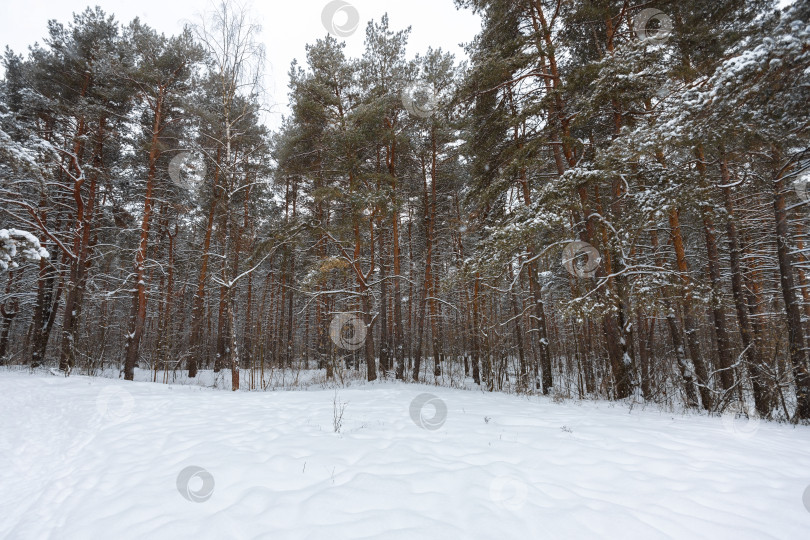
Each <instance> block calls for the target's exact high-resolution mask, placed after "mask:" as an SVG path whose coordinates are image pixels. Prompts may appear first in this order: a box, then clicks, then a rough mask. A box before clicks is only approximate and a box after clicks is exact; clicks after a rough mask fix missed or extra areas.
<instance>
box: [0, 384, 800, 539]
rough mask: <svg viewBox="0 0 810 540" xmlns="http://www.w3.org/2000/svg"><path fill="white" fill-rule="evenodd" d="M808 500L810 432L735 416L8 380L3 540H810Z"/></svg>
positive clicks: (408, 393)
mask: <svg viewBox="0 0 810 540" xmlns="http://www.w3.org/2000/svg"><path fill="white" fill-rule="evenodd" d="M423 394H431V395H433V396H434V397H430V396H424V395H423ZM335 401H337V402H338V408H340V403H343V404H347V405H346V406H345V411H344V414H343V426H342V428H341V430H340V432H339V433H336V432H335V430H334V427H333V424H334V411H335ZM421 404H424V406H423V407H421V408H420V405H421ZM445 410H446V414H445ZM437 412H438V415H437ZM808 485H810V428H807V427H797V428H794V427H792V426H786V425H775V424H770V423H766V422H757V421H750V422H749V421H746V420H745V419H734V418H732V417H730V416H729V417H726V418H722V419H721V418H709V417H705V416H695V415H690V416H683V415H672V414H666V413H662V412H658V411H653V410H649V409H648V410H644V411H643V410H639V409H635V410H632V411H629V410H628V408H627V406H626V405H619V404H610V403H605V402H601V403H594V402H574V401H568V402H565V403H553V402H552V401H551V400H548V399H544V398H521V397H516V396H508V395H502V394H486V393H481V392H471V391H461V390H448V389H443V388H438V387H430V386H420V385H406V384H394V383H387V384H367V385H364V386H362V387H360V388H354V387H352V388H348V389H339V390H337V396H336V391H335V390H333V389H332V390H321V389H314V388H310V389H309V390H299V391H289V392H288V391H281V392H239V393H232V392H225V391H221V390H212V389H206V388H195V387H191V386H179V385H162V384H152V383H142V382H136V383H127V382H124V381H118V380H109V379H101V378H89V377H80V376H72V377H70V378H68V379H65V378H63V377H55V376H49V375H41V374H39V375H27V374H22V373H11V372H7V371H6V372H0V538H13V539H28V538H32V539H34V538H35V539H43V538H54V539H57V538H58V539H70V538H77V539H90V538H116V539H119V538H150V539H161V538H172V539H175V538H216V539H222V538H267V539H273V540H275V539H285V538H295V539H298V538H312V539H327V538H328V539H340V538H374V539H408V540H411V539H423V538H441V539H462V538H463V539H470V538H481V539H484V538H485V539H495V538H498V539H500V538H520V539H524V540H525V539H538V538H554V539H559V538H594V537H606V538H643V539H654V538H712V539H721V538H734V539H738V538H785V539H793V538H795V539H802V538H809V537H810V510H808V509H806V508H805V505H804V503H803V499H802V498H803V493H804V492H805V489H806V488H807V487H808Z"/></svg>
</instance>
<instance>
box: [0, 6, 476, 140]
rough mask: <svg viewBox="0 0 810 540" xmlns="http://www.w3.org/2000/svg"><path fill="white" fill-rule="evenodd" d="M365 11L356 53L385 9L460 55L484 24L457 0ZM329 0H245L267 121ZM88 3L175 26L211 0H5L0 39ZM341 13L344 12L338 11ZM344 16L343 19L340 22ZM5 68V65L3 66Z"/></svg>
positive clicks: (423, 42)
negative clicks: (262, 67) (259, 55)
mask: <svg viewBox="0 0 810 540" xmlns="http://www.w3.org/2000/svg"><path fill="white" fill-rule="evenodd" d="M348 2H350V3H351V5H352V6H354V7H355V8H356V9H357V12H358V13H359V15H360V24H359V25H358V27H357V30H356V31H355V32H354V34H352V35H351V36H349V37H347V38H345V39H344V40H345V41H346V54H347V56H359V55H360V54H362V51H363V39H364V36H365V27H366V24H367V23H368V21H369V20H371V19H374V20H379V19H380V17H381V16H382V15H383V13H386V12H387V13H388V16H389V24H390V27H391V28H392V29H393V30H399V29H403V28H405V27H407V26H411V27H412V30H411V37H410V42H409V51H408V52H409V54H410V55H411V56H413V55H414V54H416V53H423V52H424V51H426V50H427V48H428V46H432V47H433V48H439V47H441V48H442V49H444V50H445V51H449V52H452V53H454V54H455V55H456V58H457V59H462V58H464V57H465V55H464V52H463V49H462V48H461V47H460V46H459V44H460V43H466V42H469V41H471V40H472V39H473V38H474V37H475V35H476V34H477V33H478V31H479V30H480V26H481V23H480V18H479V17H478V16H476V15H473V14H472V12H470V11H467V10H464V11H458V10H456V8H455V5H454V3H453V0H384V1H383V0H348ZM327 3H328V0H264V1H262V0H252V1H251V0H247V5H248V6H250V8H251V11H252V12H253V13H254V14H255V18H256V19H257V21H258V22H259V23H260V24H261V25H262V38H263V40H264V43H265V47H266V49H267V59H268V65H267V72H268V76H267V79H266V86H267V92H268V97H267V99H268V101H269V103H268V105H270V106H272V107H273V111H274V112H273V113H272V114H270V115H269V116H268V118H267V122H268V124H269V127H271V128H275V127H278V125H280V122H281V114H282V113H284V114H286V113H287V112H288V110H287V107H286V104H287V72H288V70H289V67H290V62H291V61H292V60H293V58H297V59H298V61H299V63H304V62H305V50H304V46H305V45H306V44H307V43H313V42H314V41H315V40H316V39H318V38H322V37H324V36H326V34H327V30H326V28H324V26H323V24H322V22H321V12H322V11H323V9H324V6H326V4H327ZM88 5H93V6H95V5H99V6H101V8H102V9H103V10H104V11H106V12H107V13H108V14H114V15H115V16H116V19H117V20H118V21H119V23H128V22H129V21H131V20H132V19H134V18H135V17H140V18H141V20H142V21H143V22H145V23H146V24H148V25H149V26H152V27H153V28H155V29H157V30H158V31H160V32H163V33H165V34H167V35H168V34H174V33H177V32H178V31H179V30H180V29H181V28H182V27H183V24H184V23H187V22H195V21H197V20H199V14H201V13H202V12H204V11H206V10H208V9H209V8H210V7H211V5H212V4H211V0H140V1H136V2H132V1H130V2H124V1H121V0H87V1H86V2H79V1H65V0H0V12H2V14H3V16H2V17H0V46H2V47H3V48H5V46H6V45H9V46H10V47H11V48H12V49H14V51H15V52H17V53H18V54H19V53H25V52H26V51H27V49H28V46H29V45H32V44H33V43H34V42H35V41H39V42H40V43H41V42H42V40H43V38H44V37H45V35H46V32H47V27H46V24H47V21H48V20H49V19H56V20H58V21H59V22H62V23H67V22H68V21H70V20H72V13H73V12H79V11H83V10H84V8H85V7H87V6H88ZM338 16H339V17H340V15H338ZM341 22H342V20H340V19H339V20H338V23H341ZM0 70H2V67H0Z"/></svg>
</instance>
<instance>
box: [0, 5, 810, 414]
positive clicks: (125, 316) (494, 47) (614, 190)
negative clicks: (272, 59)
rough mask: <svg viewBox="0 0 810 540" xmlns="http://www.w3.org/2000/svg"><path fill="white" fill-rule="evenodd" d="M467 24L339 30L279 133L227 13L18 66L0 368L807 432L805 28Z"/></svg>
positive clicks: (651, 17) (304, 65) (246, 31)
mask: <svg viewBox="0 0 810 540" xmlns="http://www.w3.org/2000/svg"><path fill="white" fill-rule="evenodd" d="M456 4H457V7H458V9H460V10H472V11H473V12H475V13H477V14H479V15H480V17H481V20H482V27H481V31H480V34H479V35H478V36H477V37H475V39H474V40H473V41H472V42H470V43H468V44H466V50H467V58H464V59H459V58H455V57H454V56H453V55H451V54H449V53H447V52H445V51H442V50H441V49H438V50H435V49H428V50H426V51H423V52H421V53H420V54H418V55H409V54H408V53H407V43H408V38H409V32H410V29H409V28H402V27H400V26H398V25H397V21H395V20H389V18H388V17H383V18H382V19H380V20H374V21H371V22H370V23H369V24H368V25H367V26H366V27H365V28H363V27H360V28H358V30H357V31H358V32H363V31H365V50H364V52H363V54H362V55H361V56H360V57H357V58H352V57H349V56H347V54H346V53H345V44H344V42H343V41H342V39H341V31H340V29H339V28H333V29H331V30H333V31H332V32H331V33H330V34H328V35H327V32H326V30H324V32H323V35H324V38H323V39H319V40H317V41H315V42H314V43H312V44H311V45H309V46H308V47H307V50H306V57H305V58H300V59H299V60H298V61H297V62H293V64H292V65H291V66H290V68H289V73H288V79H289V94H288V99H289V114H287V115H286V116H285V117H284V120H283V122H282V124H281V126H280V128H278V129H272V130H271V129H269V128H268V127H267V122H266V108H267V105H266V96H265V92H264V89H263V81H264V71H265V53H264V50H263V46H262V42H261V39H260V25H259V23H258V22H256V21H255V20H254V19H253V18H252V16H251V13H250V10H249V9H245V8H242V7H240V6H239V5H238V4H236V3H234V2H230V1H226V2H224V3H221V4H218V5H216V6H215V8H214V9H211V10H210V11H209V12H207V13H206V14H204V16H203V17H202V18H201V19H200V20H199V21H198V22H197V23H196V24H193V25H189V26H188V27H187V28H186V30H185V31H184V32H182V33H180V34H178V35H174V36H166V35H163V34H160V33H158V32H156V31H155V30H154V29H152V28H150V27H149V26H148V25H147V24H146V23H145V22H143V21H140V20H137V19H136V20H134V21H131V22H126V21H119V20H117V19H116V18H115V16H114V15H113V14H111V13H105V12H104V11H102V10H101V9H99V8H88V9H86V10H85V11H82V12H79V13H77V14H76V15H75V16H74V18H73V19H72V20H70V21H51V22H50V23H49V24H48V27H47V29H43V36H41V37H40V38H39V39H40V41H39V42H38V44H36V45H32V46H31V47H30V48H29V50H28V51H27V52H24V53H21V52H20V51H12V50H10V49H8V48H7V49H6V52H5V55H4V58H3V64H4V68H5V75H4V80H3V81H2V84H1V85H0V316H1V317H2V318H1V319H0V363H2V364H5V365H9V366H28V367H30V368H31V369H47V370H50V371H51V372H53V373H59V374H64V375H66V376H68V375H75V374H85V375H88V374H89V375H96V374H102V373H105V372H109V371H110V370H113V371H114V374H115V376H120V377H121V378H124V379H129V380H132V379H138V376H137V375H138V374H140V377H141V379H142V380H146V379H148V380H152V381H158V382H167V381H169V380H174V378H175V377H177V376H183V377H187V378H189V379H193V378H195V377H199V376H201V374H202V373H203V372H207V371H209V370H213V373H215V374H217V375H216V376H221V377H222V378H223V379H224V380H226V381H227V384H228V386H229V387H231V388H233V389H234V390H237V389H240V388H241V389H251V390H252V389H264V388H266V387H267V385H268V383H267V377H269V376H270V374H272V373H286V374H289V380H290V381H293V380H296V379H297V377H298V376H300V374H303V373H309V374H312V376H313V377H315V378H314V379H313V380H317V381H321V382H323V383H324V384H333V383H334V384H335V385H341V384H344V385H345V384H348V383H350V382H360V381H362V380H365V381H375V380H384V379H388V380H392V381H393V380H401V381H405V382H412V381H418V382H428V383H431V384H437V385H445V386H453V387H459V388H470V387H472V388H480V389H481V390H483V391H506V392H513V393H521V394H532V393H536V394H548V395H550V396H552V397H555V398H560V399H566V398H581V399H609V400H625V401H628V402H633V403H636V402H639V403H640V402H647V403H655V404H659V405H662V406H665V407H670V408H679V409H680V408H694V409H696V410H705V411H708V412H711V413H719V412H722V411H725V410H739V411H744V412H746V413H748V414H749V415H757V416H759V417H762V418H772V419H777V420H783V421H788V420H792V421H800V420H807V419H810V358H809V357H808V352H809V351H810V349H808V345H809V344H810V260H809V259H810V190H808V184H810V4H809V3H808V2H806V1H805V0H798V1H796V2H793V3H791V4H790V5H788V6H787V7H785V6H784V5H777V3H775V2H772V1H770V0H716V1H707V0H678V1H675V0H660V1H656V0H653V1H648V2H644V1H635V2H631V1H628V0H456ZM35 39H36V38H34V37H32V40H31V41H32V42H33V41H35ZM119 374H120V375H119Z"/></svg>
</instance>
